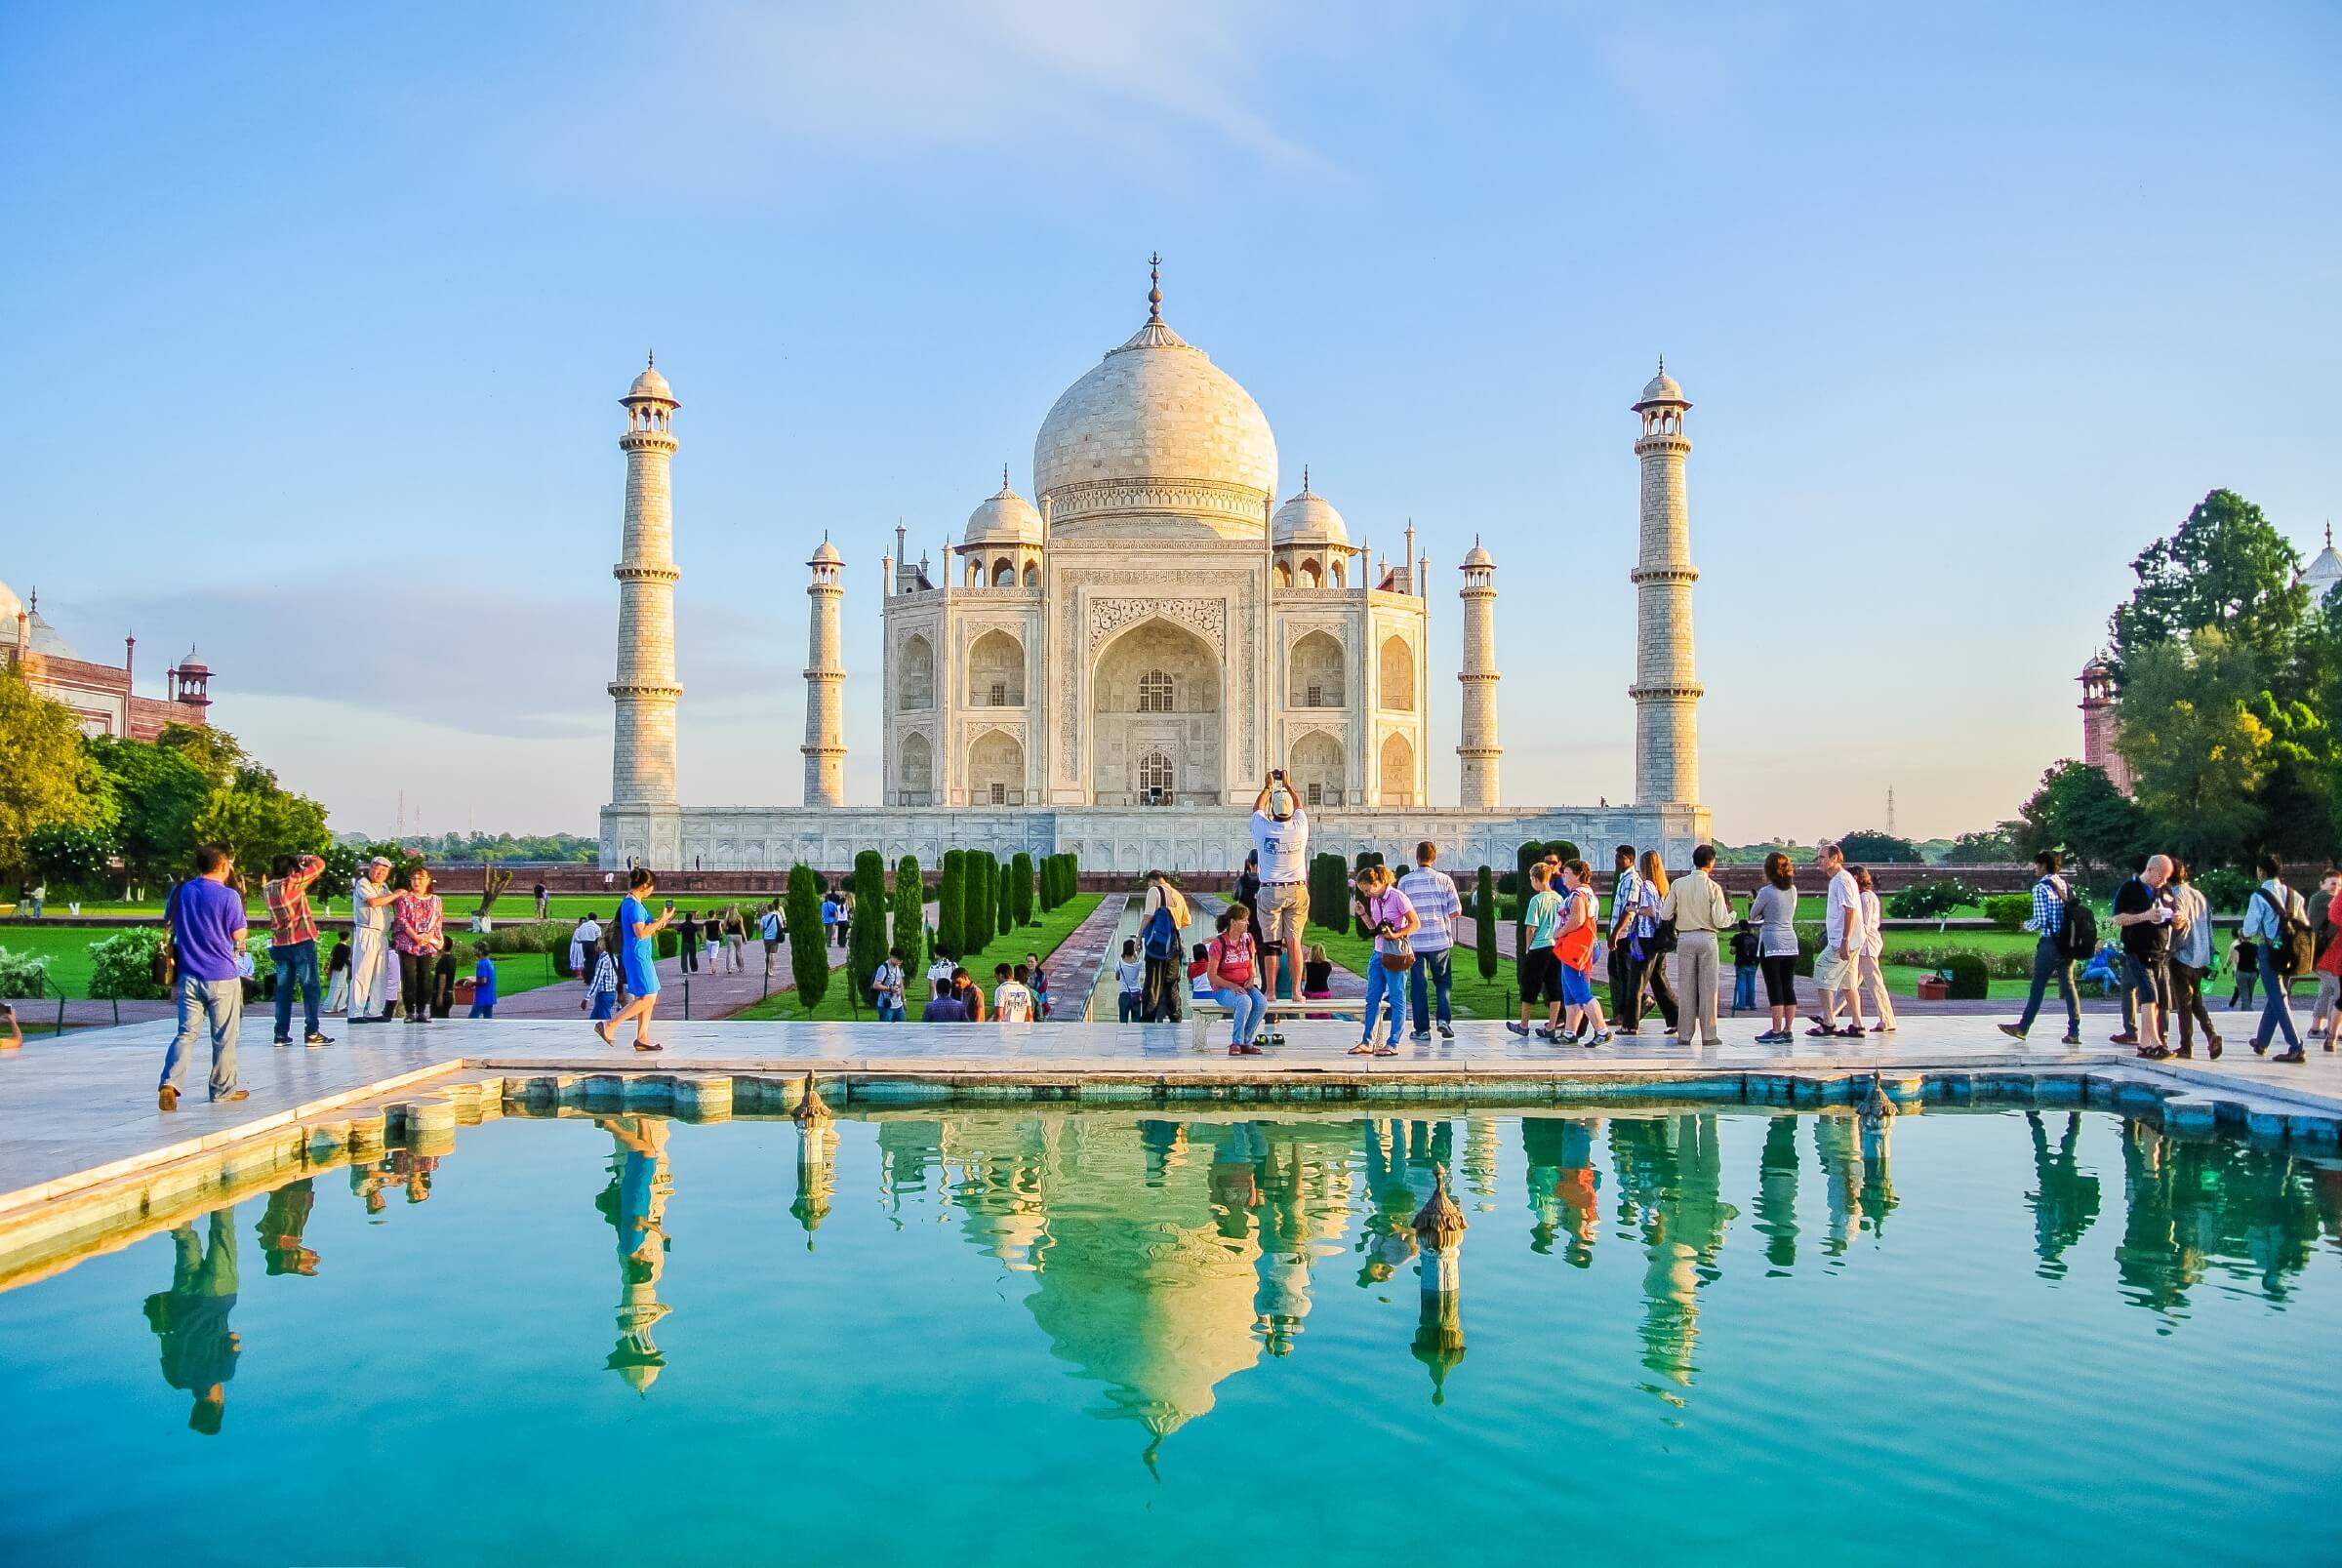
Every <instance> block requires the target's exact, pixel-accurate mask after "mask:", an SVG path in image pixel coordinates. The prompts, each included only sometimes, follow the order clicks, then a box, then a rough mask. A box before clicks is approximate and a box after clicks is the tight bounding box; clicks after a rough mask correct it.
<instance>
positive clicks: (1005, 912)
mask: <svg viewBox="0 0 2342 1568" xmlns="http://www.w3.org/2000/svg"><path fill="white" fill-rule="evenodd" d="M1026 897H1027V898H1028V899H1030V897H1031V895H1030V893H1029V894H1027V895H1026ZM992 924H993V925H995V926H997V927H999V929H1000V935H1002V936H1004V937H1005V936H1007V935H1008V934H1009V933H1010V932H1012V931H1014V930H1016V929H1017V889H1016V878H1015V876H1014V875H1012V874H1011V871H1010V868H1009V867H1008V866H1006V865H1003V864H1000V857H999V856H997V855H995V856H993V857H992Z"/></svg>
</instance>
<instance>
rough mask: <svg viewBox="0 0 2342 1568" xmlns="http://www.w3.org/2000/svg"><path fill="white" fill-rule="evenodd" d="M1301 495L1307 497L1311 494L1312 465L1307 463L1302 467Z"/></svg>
mask: <svg viewBox="0 0 2342 1568" xmlns="http://www.w3.org/2000/svg"><path fill="white" fill-rule="evenodd" d="M1301 493H1302V494H1303V495H1305V496H1306V495H1308V494H1309V493H1310V465H1309V464H1308V463H1306V462H1305V463H1303V464H1302V465H1301Z"/></svg>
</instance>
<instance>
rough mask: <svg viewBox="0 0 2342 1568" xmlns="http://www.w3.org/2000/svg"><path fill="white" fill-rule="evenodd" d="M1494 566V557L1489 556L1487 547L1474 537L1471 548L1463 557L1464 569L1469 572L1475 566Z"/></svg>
mask: <svg viewBox="0 0 2342 1568" xmlns="http://www.w3.org/2000/svg"><path fill="white" fill-rule="evenodd" d="M1495 565H1496V557H1495V556H1493V555H1491V554H1489V553H1488V547H1487V546H1486V545H1484V544H1482V543H1480V542H1479V540H1478V538H1477V537H1474V540H1473V542H1472V548H1471V549H1470V550H1469V551H1467V552H1466V554H1465V556H1464V566H1465V569H1466V570H1468V571H1469V570H1470V569H1472V568H1473V567H1475V566H1487V567H1493V566H1495Z"/></svg>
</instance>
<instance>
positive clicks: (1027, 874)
mask: <svg viewBox="0 0 2342 1568" xmlns="http://www.w3.org/2000/svg"><path fill="white" fill-rule="evenodd" d="M1008 876H1009V884H1008V888H1009V896H1010V897H1011V898H1013V899H1014V900H1015V901H1016V913H1017V924H1019V925H1021V926H1030V925H1035V924H1037V923H1038V922H1037V921H1035V920H1034V919H1033V917H1032V857H1031V856H1030V855H1028V854H1026V853H1025V852H1024V851H1023V850H1019V851H1017V858H1016V859H1015V860H1013V861H1011V862H1010V863H1009V867H1008Z"/></svg>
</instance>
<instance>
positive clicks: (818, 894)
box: [783, 862, 829, 1018]
mask: <svg viewBox="0 0 2342 1568" xmlns="http://www.w3.org/2000/svg"><path fill="white" fill-rule="evenodd" d="M783 908H784V909H785V910H786V912H787V917H788V972H789V976H790V978H792V979H793V980H794V981H795V982H796V984H797V1000H798V1002H799V1003H800V1004H802V1005H803V1007H804V1009H805V1014H806V1016H807V1017H808V1018H810V1017H812V1016H813V1010H814V1009H815V1008H817V1007H819V1006H821V1005H822V998H823V997H824V996H826V995H828V992H829V945H828V942H826V941H825V940H823V931H822V879H821V877H820V875H819V874H817V873H816V872H815V870H814V868H813V867H812V866H810V865H807V864H804V863H803V862H799V863H798V864H795V865H792V866H790V867H789V868H788V896H787V903H786V904H784V905H783Z"/></svg>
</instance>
